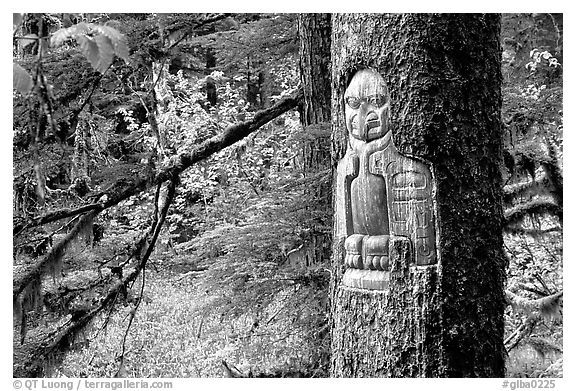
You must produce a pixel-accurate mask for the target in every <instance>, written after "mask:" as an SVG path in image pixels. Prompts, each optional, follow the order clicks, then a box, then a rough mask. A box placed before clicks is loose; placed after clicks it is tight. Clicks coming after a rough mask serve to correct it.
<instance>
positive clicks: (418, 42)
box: [332, 14, 506, 377]
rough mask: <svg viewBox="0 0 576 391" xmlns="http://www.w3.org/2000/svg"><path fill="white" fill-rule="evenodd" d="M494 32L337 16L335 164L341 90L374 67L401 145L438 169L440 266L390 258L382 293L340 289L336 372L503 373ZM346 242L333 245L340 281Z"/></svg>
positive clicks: (395, 254) (494, 23) (406, 19)
mask: <svg viewBox="0 0 576 391" xmlns="http://www.w3.org/2000/svg"><path fill="white" fill-rule="evenodd" d="M499 33H500V17H499V16H498V15H490V14H488V15H474V14H453V15H451V14H442V15H440V14H394V15H380V14H345V15H335V16H334V17H333V34H332V61H333V62H332V87H333V95H332V113H333V117H332V124H333V128H332V132H333V143H332V154H333V155H332V156H333V162H334V163H337V162H338V161H339V160H340V159H342V157H343V156H344V154H345V152H346V149H347V148H348V142H347V140H348V135H347V128H346V124H345V121H344V118H345V116H344V92H345V90H346V88H347V86H348V84H349V82H350V80H351V78H352V76H353V75H354V74H355V73H356V71H357V70H359V69H364V68H370V69H373V70H375V71H377V72H378V73H379V74H380V75H381V76H383V78H384V79H385V81H386V84H387V86H388V89H389V94H390V117H389V123H390V125H389V128H390V130H391V131H392V137H393V143H394V145H395V146H396V147H397V149H398V151H399V152H400V153H401V154H402V155H404V156H409V157H414V158H417V159H420V160H422V161H425V162H427V163H428V164H429V165H430V167H431V171H432V178H433V182H434V188H435V191H434V209H435V214H436V235H437V237H436V248H437V251H436V259H437V261H436V263H435V264H431V265H426V266H415V265H414V264H413V263H410V264H407V262H406V259H404V257H403V256H402V253H401V252H399V249H396V250H395V249H394V248H392V249H391V250H390V251H391V253H390V270H389V272H388V276H389V281H388V288H387V289H384V290H365V289H356V288H350V287H347V286H343V285H342V284H340V286H338V287H337V289H336V290H335V297H334V301H335V305H334V309H333V310H334V312H335V314H334V318H335V329H334V332H333V340H332V375H333V376H346V377H357V376H390V377H399V376H414V377H423V376H426V377H429V376H441V377H494V376H495V377H502V376H503V375H504V362H505V349H504V344H503V332H504V308H505V295H504V280H505V267H506V261H505V258H504V255H503V252H502V244H503V241H502V225H503V211H502V201H501V200H502V186H501V185H502V184H501V176H500V173H499V169H498V167H499V164H500V161H501V159H502V137H501V124H500V109H501V101H502V99H501V93H500V84H501V73H500V43H499ZM336 191H338V190H336ZM344 239H345V238H343V237H335V238H334V246H333V258H332V265H333V270H332V271H333V275H334V276H335V278H336V280H337V281H340V278H341V276H342V274H343V271H344V257H345V249H344ZM396 247H398V246H396ZM384 273H386V272H384Z"/></svg>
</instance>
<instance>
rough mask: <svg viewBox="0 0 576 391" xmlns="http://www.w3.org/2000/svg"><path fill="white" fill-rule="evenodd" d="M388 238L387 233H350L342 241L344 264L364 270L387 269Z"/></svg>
mask: <svg viewBox="0 0 576 391" xmlns="http://www.w3.org/2000/svg"><path fill="white" fill-rule="evenodd" d="M389 238H390V237H389V236H388V235H377V236H369V235H360V234H353V235H350V236H349V237H347V238H346V241H345V242H344V248H345V250H346V258H345V261H344V262H345V264H346V266H348V267H351V268H354V269H364V270H388V266H389V258H388V253H389V251H388V242H389Z"/></svg>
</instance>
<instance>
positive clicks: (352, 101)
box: [346, 96, 360, 110]
mask: <svg viewBox="0 0 576 391" xmlns="http://www.w3.org/2000/svg"><path fill="white" fill-rule="evenodd" d="M346 103H347V104H348V106H350V107H351V108H353V109H354V110H356V109H357V108H358V107H360V99H358V98H355V97H353V96H349V97H348V98H346Z"/></svg>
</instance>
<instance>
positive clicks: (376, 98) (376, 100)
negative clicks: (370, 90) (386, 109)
mask: <svg viewBox="0 0 576 391" xmlns="http://www.w3.org/2000/svg"><path fill="white" fill-rule="evenodd" d="M368 102H370V104H371V105H373V106H376V107H381V106H382V105H383V104H384V97H383V96H382V95H372V96H369V97H368Z"/></svg>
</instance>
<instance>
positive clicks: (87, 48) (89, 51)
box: [76, 35, 100, 69]
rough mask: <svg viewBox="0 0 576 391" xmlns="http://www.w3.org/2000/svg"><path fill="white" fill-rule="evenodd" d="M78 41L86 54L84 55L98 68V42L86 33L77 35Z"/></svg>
mask: <svg viewBox="0 0 576 391" xmlns="http://www.w3.org/2000/svg"><path fill="white" fill-rule="evenodd" d="M76 41H77V42H78V44H79V45H80V49H81V50H82V53H83V54H84V57H86V58H87V59H88V62H89V63H90V65H92V67H93V68H94V69H98V68H97V67H98V61H100V54H99V50H98V44H97V43H96V41H95V40H94V39H93V38H91V37H88V36H86V35H79V36H77V37H76Z"/></svg>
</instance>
